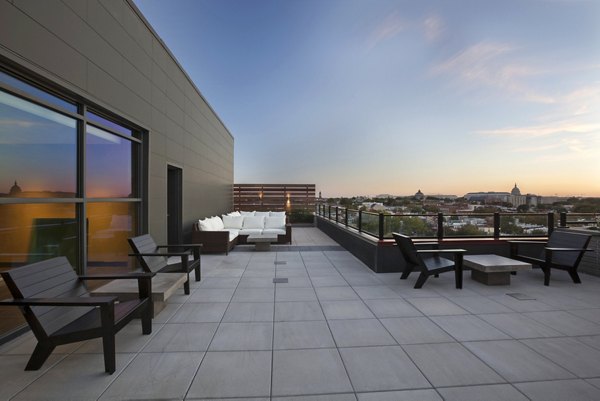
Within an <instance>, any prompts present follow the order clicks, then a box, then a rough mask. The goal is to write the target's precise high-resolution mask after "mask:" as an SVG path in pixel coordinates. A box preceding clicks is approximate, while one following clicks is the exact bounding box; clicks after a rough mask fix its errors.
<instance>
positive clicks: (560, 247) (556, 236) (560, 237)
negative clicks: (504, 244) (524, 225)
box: [508, 231, 592, 285]
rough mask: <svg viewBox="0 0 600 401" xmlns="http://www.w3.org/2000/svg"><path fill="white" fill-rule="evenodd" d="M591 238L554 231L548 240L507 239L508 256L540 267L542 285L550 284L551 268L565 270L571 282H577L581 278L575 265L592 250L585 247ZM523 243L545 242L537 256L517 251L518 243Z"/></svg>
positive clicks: (577, 265)
mask: <svg viewBox="0 0 600 401" xmlns="http://www.w3.org/2000/svg"><path fill="white" fill-rule="evenodd" d="M591 238H592V236H591V235H585V234H578V233H570V232H567V231H554V232H553V233H552V234H551V235H550V238H548V242H537V241H508V242H509V244H510V257H511V258H512V259H516V260H521V261H523V262H528V263H531V264H532V265H533V266H534V267H535V266H537V267H540V268H541V269H542V271H543V272H544V285H550V270H551V269H559V270H566V271H567V272H568V273H569V275H570V276H571V279H572V280H573V282H574V283H577V284H579V283H581V279H580V278H579V274H577V267H579V262H581V258H583V254H584V253H585V252H588V251H592V249H587V246H588V244H589V243H590V239H591ZM523 244H545V246H544V249H543V251H542V252H541V253H540V255H539V257H533V256H528V255H524V254H522V253H520V252H519V245H523Z"/></svg>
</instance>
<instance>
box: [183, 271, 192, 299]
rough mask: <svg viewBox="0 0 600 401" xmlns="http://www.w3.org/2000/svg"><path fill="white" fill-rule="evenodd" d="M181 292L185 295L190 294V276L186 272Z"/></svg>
mask: <svg viewBox="0 0 600 401" xmlns="http://www.w3.org/2000/svg"><path fill="white" fill-rule="evenodd" d="M183 292H184V293H185V295H190V276H189V274H188V278H187V281H186V282H185V283H183Z"/></svg>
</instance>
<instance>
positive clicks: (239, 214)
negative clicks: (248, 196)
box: [227, 212, 242, 216]
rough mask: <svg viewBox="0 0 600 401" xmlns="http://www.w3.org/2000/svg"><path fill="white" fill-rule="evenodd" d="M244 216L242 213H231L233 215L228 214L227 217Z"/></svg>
mask: <svg viewBox="0 0 600 401" xmlns="http://www.w3.org/2000/svg"><path fill="white" fill-rule="evenodd" d="M241 215H242V214H241V213H240V212H231V213H227V216H241Z"/></svg>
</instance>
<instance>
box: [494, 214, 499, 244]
mask: <svg viewBox="0 0 600 401" xmlns="http://www.w3.org/2000/svg"><path fill="white" fill-rule="evenodd" d="M499 238H500V213H498V212H494V239H499Z"/></svg>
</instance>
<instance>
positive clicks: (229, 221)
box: [223, 216, 244, 230]
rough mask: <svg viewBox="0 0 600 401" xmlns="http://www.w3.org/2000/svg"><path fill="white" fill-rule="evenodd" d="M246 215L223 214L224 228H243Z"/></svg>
mask: <svg viewBox="0 0 600 401" xmlns="http://www.w3.org/2000/svg"><path fill="white" fill-rule="evenodd" d="M243 222H244V217H242V216H223V226H224V228H235V229H237V230H239V229H241V228H242V224H243Z"/></svg>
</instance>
